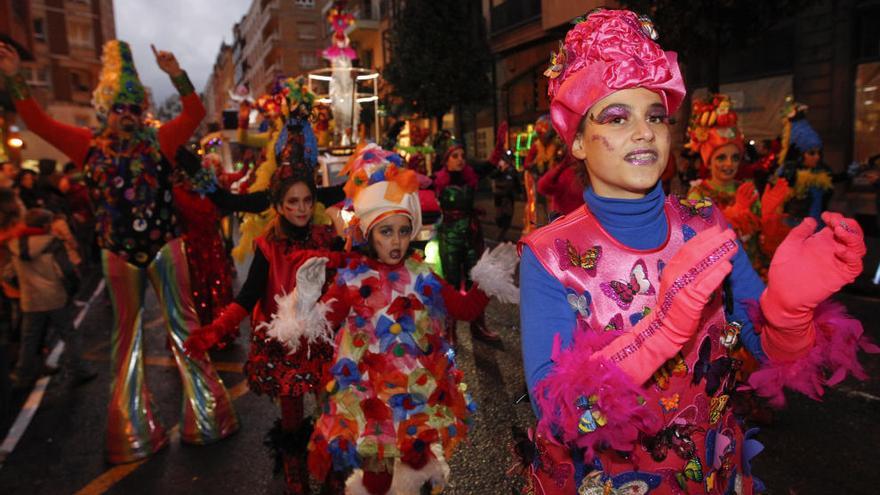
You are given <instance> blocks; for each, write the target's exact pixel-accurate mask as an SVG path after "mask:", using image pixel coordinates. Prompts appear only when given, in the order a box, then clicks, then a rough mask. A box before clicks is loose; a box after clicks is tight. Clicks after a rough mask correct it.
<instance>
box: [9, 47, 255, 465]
mask: <svg viewBox="0 0 880 495" xmlns="http://www.w3.org/2000/svg"><path fill="white" fill-rule="evenodd" d="M154 52H155V49H154ZM155 54H156V60H157V62H158V64H159V67H160V68H161V69H162V70H163V71H164V72H166V73H167V74H168V75H169V76H171V81H172V82H173V83H174V85H175V87H176V88H177V90H178V92H180V95H181V100H182V103H183V112H182V113H181V114H180V116H178V117H177V118H176V119H174V120H172V121H170V122H168V123H166V124H165V125H163V126H161V127H160V128H158V129H155V128H153V127H149V126H146V125H145V123H144V121H143V114H144V113H145V111H146V109H147V107H148V102H147V96H146V92H145V90H144V87H143V85H142V84H141V82H140V80H139V79H138V74H137V71H136V70H135V67H134V61H133V60H132V56H131V49H130V48H129V46H128V44H127V43H125V42H123V41H117V40H114V41H109V42H107V43H106V44H105V45H104V54H103V58H102V61H103V64H104V65H103V68H102V71H101V78H100V81H99V83H98V87H97V88H96V89H95V92H94V98H93V105H94V107H95V110H96V111H97V113H98V116H99V118H100V120H101V122H102V128H101V129H100V130H99V131H98V132H97V133H93V132H92V131H91V130H89V129H86V128H80V127H73V126H69V125H66V124H62V123H60V122H57V121H54V120H52V119H51V118H50V117H48V116H47V115H46V114H45V113H43V111H42V110H41V109H40V107H39V106H38V104H37V102H36V100H35V99H33V98H32V97H30V95H29V93H28V90H27V86H26V85H25V82H24V79H23V77H22V76H21V75H20V74H18V73H17V72H18V66H19V60H18V56H17V54H16V53H15V52H14V51H13V50H12V49H11V48H10V47H8V46H6V45H2V46H0V68H2V70H3V72H4V74H5V75H6V78H7V86H6V87H7V88H10V89H11V91H12V94H13V97H14V99H15V106H16V110H17V112H18V114H19V115H20V116H21V118H22V119H23V120H24V121H25V123H26V124H27V125H28V127H29V128H30V129H31V130H32V131H34V132H35V133H37V134H38V135H39V136H40V137H42V138H43V139H45V140H47V141H48V142H50V143H51V144H52V145H54V146H55V147H56V148H58V149H59V150H61V151H62V152H63V153H65V154H66V155H67V156H68V157H69V158H70V159H71V161H73V162H74V163H76V164H78V165H80V166H82V167H83V168H84V171H85V176H86V180H87V181H88V184H89V187H90V189H91V194H92V200H93V201H94V203H95V206H96V210H97V213H96V216H97V233H98V242H99V245H100V247H101V262H102V268H103V271H104V277H105V280H106V281H107V287H108V289H109V290H108V292H109V294H110V297H111V303H112V305H113V330H112V337H111V338H112V351H111V352H112V359H111V367H112V370H113V382H112V384H111V388H110V404H109V405H108V408H107V444H106V448H107V459H108V460H109V461H110V462H112V463H124V462H132V461H136V460H138V459H143V458H144V457H148V456H150V455H151V454H153V453H154V452H156V451H158V450H159V449H161V448H163V447H164V446H165V445H167V444H168V433H167V431H166V429H165V427H163V426H162V425H161V424H160V423H159V419H158V418H157V416H156V411H155V407H154V405H153V400H152V395H151V394H150V392H149V389H148V388H147V384H146V381H145V380H144V362H143V361H144V351H143V326H142V321H141V317H142V314H143V305H144V295H145V291H146V287H147V284H151V285H152V286H153V289H154V290H155V291H156V296H157V298H158V300H159V305H160V307H161V309H162V312H163V314H164V316H165V321H166V330H167V332H168V337H169V338H168V341H169V343H170V346H171V352H172V353H173V355H174V359H175V362H176V363H177V368H178V371H179V372H180V379H181V382H182V387H181V388H182V392H183V402H182V405H181V419H180V435H181V440H182V441H184V442H186V443H191V444H206V443H211V442H214V441H217V440H220V439H222V438H225V437H227V436H228V435H230V434H232V433H234V432H235V431H236V430H238V427H239V423H238V417H237V416H236V414H235V411H234V410H233V408H232V402H231V400H230V398H229V394H228V393H227V391H226V388H225V387H224V386H223V382H222V380H220V377H219V376H218V375H217V372H216V371H215V370H214V368H213V366H212V365H211V362H210V360H208V359H207V358H202V359H194V358H192V357H190V356H189V355H187V354H186V353H185V352H184V350H183V341H184V340H185V339H186V338H187V336H188V335H189V333H190V331H191V330H194V329H196V328H198V326H199V323H198V317H197V316H196V312H195V309H194V307H193V302H192V294H191V291H190V282H189V272H188V270H187V262H186V251H185V246H184V243H183V241H182V240H181V239H180V237H179V232H178V228H177V220H176V216H175V213H174V206H173V204H172V192H171V172H172V169H173V167H174V162H173V160H174V154H175V151H176V150H177V148H178V147H179V146H180V145H181V144H183V143H185V142H186V140H187V139H189V137H190V135H192V133H193V131H194V130H195V128H196V127H197V126H198V124H199V122H201V120H202V118H203V117H204V115H205V109H204V107H203V106H202V103H201V101H200V100H199V97H198V94H196V93H195V91H194V90H193V87H192V84H191V83H190V81H189V78H188V77H187V75H186V73H185V72H184V71H183V70H181V69H180V66H179V65H178V63H177V60H176V59H175V58H174V55H172V54H171V53H168V52H155Z"/></svg>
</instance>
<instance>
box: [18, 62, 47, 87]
mask: <svg viewBox="0 0 880 495" xmlns="http://www.w3.org/2000/svg"><path fill="white" fill-rule="evenodd" d="M21 71H22V74H23V75H24V78H25V80H26V81H27V83H28V85H29V86H48V85H49V71H47V70H46V68H45V67H28V66H24V67H22V68H21Z"/></svg>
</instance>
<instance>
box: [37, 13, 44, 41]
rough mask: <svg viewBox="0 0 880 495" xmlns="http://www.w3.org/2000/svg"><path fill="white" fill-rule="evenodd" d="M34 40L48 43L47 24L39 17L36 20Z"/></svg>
mask: <svg viewBox="0 0 880 495" xmlns="http://www.w3.org/2000/svg"><path fill="white" fill-rule="evenodd" d="M34 39H35V40H38V41H46V22H45V21H44V20H43V19H42V18H39V17H38V18H36V19H34Z"/></svg>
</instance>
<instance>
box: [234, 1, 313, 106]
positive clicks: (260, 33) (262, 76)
mask: <svg viewBox="0 0 880 495" xmlns="http://www.w3.org/2000/svg"><path fill="white" fill-rule="evenodd" d="M323 4H324V1H323V0H254V2H253V3H251V7H250V9H248V12H247V14H245V16H244V17H243V18H242V20H241V21H240V22H239V23H238V24H236V25H235V27H234V28H233V35H234V42H233V45H232V52H233V64H234V75H233V79H234V82H235V84H236V85H239V84H245V85H247V87H248V88H250V89H251V91H252V92H253V93H254V94H260V93H262V92H265V91H268V90H269V89H271V87H272V84H273V83H274V81H275V78H276V77H277V76H280V75H284V76H295V75H298V74H302V73H304V72H307V71H309V70H312V69H315V68H318V67H321V66H322V64H321V61H320V52H321V49H323V48H324V47H323V41H322V32H323V31H322V30H323V24H324V19H323V16H322V14H321V7H322V6H323Z"/></svg>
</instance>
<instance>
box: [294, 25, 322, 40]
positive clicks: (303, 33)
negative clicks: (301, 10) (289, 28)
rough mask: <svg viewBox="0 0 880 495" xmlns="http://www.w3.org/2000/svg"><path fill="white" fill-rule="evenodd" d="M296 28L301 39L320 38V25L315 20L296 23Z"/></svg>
mask: <svg viewBox="0 0 880 495" xmlns="http://www.w3.org/2000/svg"><path fill="white" fill-rule="evenodd" d="M296 30H297V32H298V34H299V39H301V40H316V39H318V26H317V25H316V24H315V23H313V22H300V23H299V24H297V25H296Z"/></svg>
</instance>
